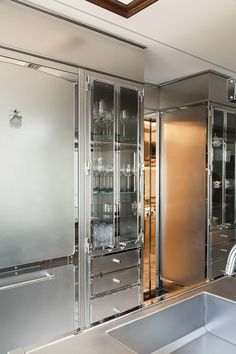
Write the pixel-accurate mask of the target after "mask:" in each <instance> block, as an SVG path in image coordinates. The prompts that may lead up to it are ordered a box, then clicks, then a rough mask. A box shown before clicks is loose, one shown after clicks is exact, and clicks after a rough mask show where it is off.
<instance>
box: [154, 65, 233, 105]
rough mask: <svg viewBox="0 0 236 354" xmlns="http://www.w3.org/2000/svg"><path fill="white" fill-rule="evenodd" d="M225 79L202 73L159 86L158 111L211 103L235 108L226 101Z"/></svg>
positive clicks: (212, 73)
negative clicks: (206, 102)
mask: <svg viewBox="0 0 236 354" xmlns="http://www.w3.org/2000/svg"><path fill="white" fill-rule="evenodd" d="M226 92H227V77H225V76H224V75H222V74H221V73H217V72H212V71H208V72H202V73H198V74H196V75H192V76H190V77H185V78H181V79H177V80H174V81H172V82H167V83H164V84H162V85H161V86H160V95H159V104H160V109H167V108H173V107H179V106H184V105H187V104H192V103H196V102H203V101H212V102H217V103H219V104H223V105H227V106H229V107H234V108H236V103H232V102H228V101H227V95H226Z"/></svg>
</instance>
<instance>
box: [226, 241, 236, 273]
mask: <svg viewBox="0 0 236 354" xmlns="http://www.w3.org/2000/svg"><path fill="white" fill-rule="evenodd" d="M235 267H236V245H234V247H233V248H232V249H231V251H230V253H229V256H228V259H227V263H226V267H225V275H228V276H229V277H231V276H232V275H233V273H234V270H235Z"/></svg>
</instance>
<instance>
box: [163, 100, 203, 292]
mask: <svg viewBox="0 0 236 354" xmlns="http://www.w3.org/2000/svg"><path fill="white" fill-rule="evenodd" d="M206 116H207V114H206V107H205V106H204V105H201V106H197V107H190V108H188V109H186V110H175V111H172V112H166V113H163V115H162V117H161V181H160V193H161V219H160V220H161V276H162V278H164V279H165V280H168V281H172V282H174V283H177V284H179V285H182V286H185V285H190V284H194V283H197V282H199V281H202V280H204V278H205V242H206Z"/></svg>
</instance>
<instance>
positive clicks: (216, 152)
mask: <svg viewBox="0 0 236 354" xmlns="http://www.w3.org/2000/svg"><path fill="white" fill-rule="evenodd" d="M223 127H224V113H223V112H222V111H218V110H215V111H214V120H213V129H212V151H213V156H212V160H213V161H212V168H213V170H212V223H213V227H217V226H219V225H222V223H223V219H222V217H223V204H222V203H223V200H222V182H223V134H224V128H223Z"/></svg>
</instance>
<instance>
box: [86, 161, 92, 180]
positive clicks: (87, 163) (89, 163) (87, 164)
mask: <svg viewBox="0 0 236 354" xmlns="http://www.w3.org/2000/svg"><path fill="white" fill-rule="evenodd" d="M91 165H92V164H91V161H87V162H86V166H85V174H86V176H89V175H90V172H91Z"/></svg>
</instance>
